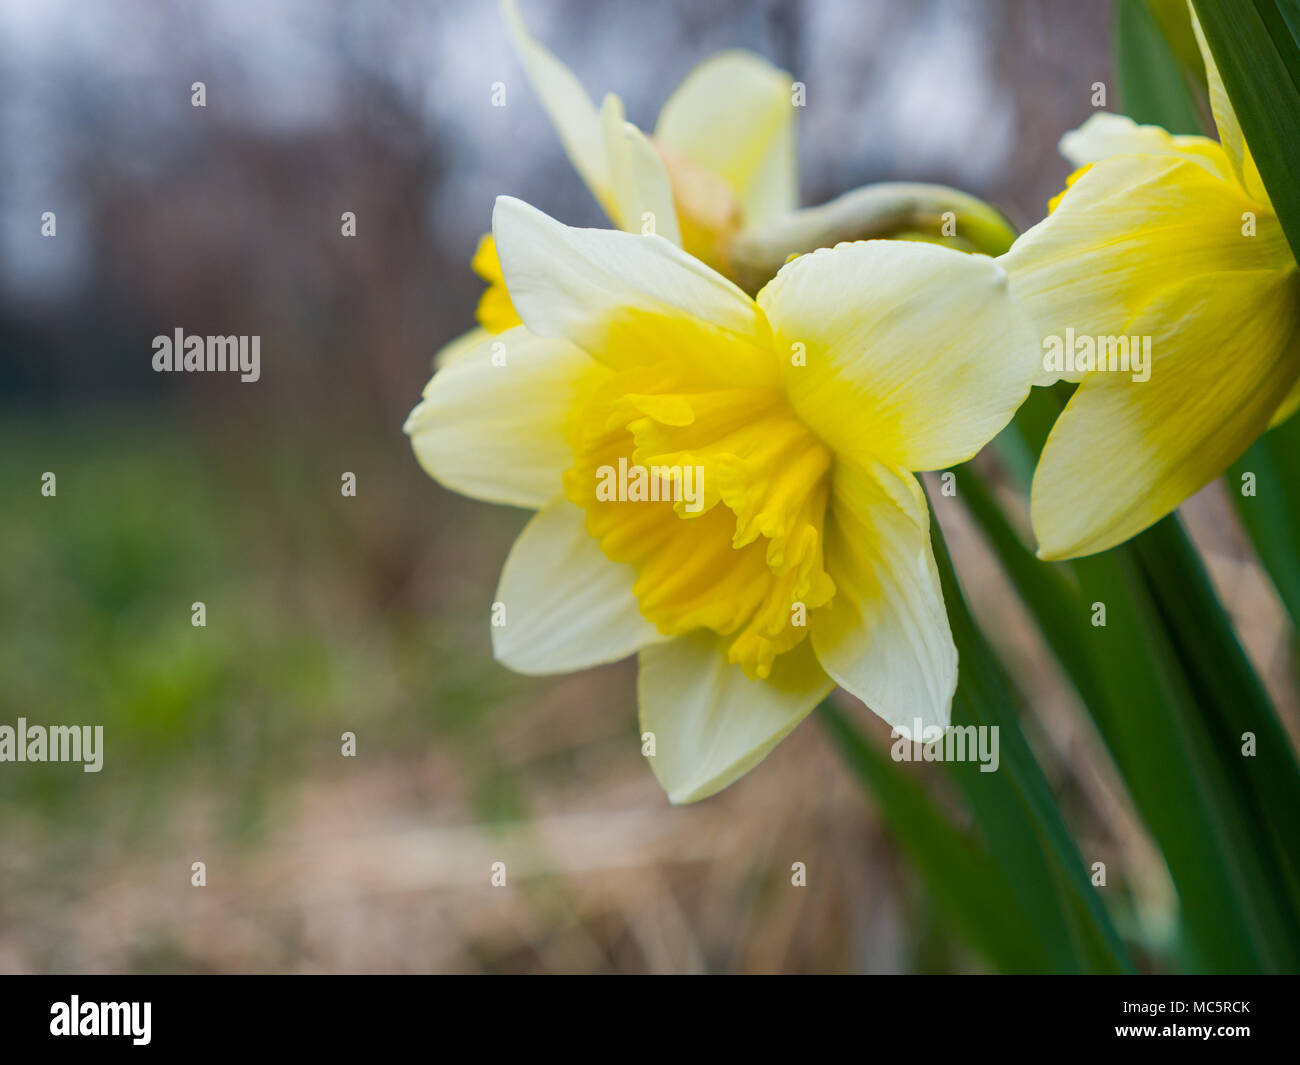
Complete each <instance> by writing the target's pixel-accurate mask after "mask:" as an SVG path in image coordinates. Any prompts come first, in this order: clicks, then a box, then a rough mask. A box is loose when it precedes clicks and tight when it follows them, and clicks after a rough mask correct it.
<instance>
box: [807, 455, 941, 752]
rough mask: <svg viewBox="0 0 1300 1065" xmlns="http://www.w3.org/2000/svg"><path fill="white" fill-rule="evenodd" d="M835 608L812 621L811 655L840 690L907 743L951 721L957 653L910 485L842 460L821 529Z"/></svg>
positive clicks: (904, 476) (898, 476)
mask: <svg viewBox="0 0 1300 1065" xmlns="http://www.w3.org/2000/svg"><path fill="white" fill-rule="evenodd" d="M826 572H827V573H829V574H830V575H831V578H832V579H833V580H834V581H835V587H836V592H835V598H834V599H833V600H832V601H831V603H830V605H829V606H827V607H825V608H823V609H821V610H819V611H816V612H815V613H814V614H813V616H812V618H811V619H810V622H811V625H812V642H813V648H814V649H815V650H816V652H817V658H818V660H819V661H820V662H821V664H822V667H823V668H824V669H825V670H826V672H827V673H829V674H830V675H831V677H832V678H833V679H834V680H835V682H836V683H837V684H839V685H840V687H842V688H844V689H846V690H847V691H849V692H852V693H853V694H854V695H856V696H857V697H858V698H859V699H861V700H862V701H863V702H864V703H866V704H867V706H869V707H870V708H871V709H872V710H873V711H874V712H875V713H877V714H878V715H880V717H882V718H884V719H885V720H886V721H888V722H889V724H891V725H893V726H894V727H895V728H896V729H898V730H899V731H900V732H902V733H904V734H905V735H908V736H915V735H916V734H917V723H918V722H919V725H920V731H921V734H922V735H924V734H925V733H926V732H927V731H928V730H930V729H931V728H934V727H938V728H946V727H947V726H948V723H949V721H950V720H951V713H952V697H953V693H954V692H955V691H956V689H957V648H956V647H955V646H954V644H953V641H952V630H951V629H950V628H949V626H948V614H947V612H946V611H945V609H944V604H943V592H942V590H941V589H940V586H939V573H938V570H937V569H936V567H935V562H934V553H933V551H932V549H931V546H930V521H929V511H928V509H927V508H926V504H925V496H924V494H923V493H922V492H921V488H920V486H919V485H918V484H917V483H916V479H915V478H913V477H912V476H911V475H910V474H909V473H906V472H905V471H891V470H887V469H886V468H885V467H883V466H880V465H878V464H877V465H876V466H875V467H874V468H872V469H870V470H868V469H865V468H863V467H862V466H859V465H857V464H856V463H852V462H846V461H843V460H841V461H840V462H839V463H838V465H837V466H836V468H835V473H834V479H833V482H832V488H831V507H830V513H829V515H828V520H827V523H826Z"/></svg>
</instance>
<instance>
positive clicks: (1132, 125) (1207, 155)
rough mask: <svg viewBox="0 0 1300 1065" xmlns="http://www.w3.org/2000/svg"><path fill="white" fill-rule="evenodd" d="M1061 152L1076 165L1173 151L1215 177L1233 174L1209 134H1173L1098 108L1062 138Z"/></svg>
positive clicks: (1226, 157) (1228, 177)
mask: <svg viewBox="0 0 1300 1065" xmlns="http://www.w3.org/2000/svg"><path fill="white" fill-rule="evenodd" d="M1060 147H1061V154H1062V155H1063V156H1065V158H1066V159H1068V160H1069V161H1070V163H1071V164H1072V165H1074V166H1076V167H1079V166H1087V165H1089V164H1090V163H1098V162H1101V160H1103V159H1109V158H1111V157H1112V156H1115V155H1176V156H1179V157H1181V158H1184V159H1190V160H1191V161H1192V162H1194V163H1198V164H1199V165H1201V166H1203V167H1205V169H1206V170H1208V171H1209V172H1210V173H1211V174H1213V175H1214V176H1215V177H1217V178H1221V179H1223V180H1228V179H1230V178H1231V177H1232V161H1231V160H1230V159H1229V158H1228V156H1227V154H1226V153H1225V152H1224V150H1223V149H1222V148H1221V147H1220V146H1219V145H1218V144H1216V143H1215V142H1214V141H1212V140H1210V138H1209V137H1191V136H1177V137H1175V136H1172V135H1170V134H1169V133H1167V132H1166V131H1165V130H1163V129H1161V128H1160V127H1159V126H1139V125H1138V124H1137V123H1136V122H1134V121H1133V120H1132V119H1131V118H1128V117H1127V116H1125V115H1112V114H1109V113H1108V112H1106V111H1098V112H1097V113H1096V114H1094V115H1093V116H1092V117H1091V118H1089V119H1088V121H1086V122H1085V123H1084V124H1083V125H1082V126H1080V127H1079V128H1078V129H1075V130H1071V131H1070V132H1069V133H1067V134H1065V136H1063V137H1062V138H1061V145H1060Z"/></svg>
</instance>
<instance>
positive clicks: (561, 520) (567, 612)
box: [492, 499, 664, 674]
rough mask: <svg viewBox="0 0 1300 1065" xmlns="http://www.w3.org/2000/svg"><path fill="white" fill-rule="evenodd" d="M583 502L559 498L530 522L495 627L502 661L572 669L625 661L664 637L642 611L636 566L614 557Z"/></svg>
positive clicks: (526, 668) (507, 576)
mask: <svg viewBox="0 0 1300 1065" xmlns="http://www.w3.org/2000/svg"><path fill="white" fill-rule="evenodd" d="M585 520H586V516H585V515H584V514H583V512H582V510H581V508H579V507H576V506H574V505H573V504H572V503H570V502H569V501H568V500H566V499H558V500H556V501H554V502H553V503H551V504H549V505H548V506H546V507H544V508H543V509H542V510H539V511H538V512H537V513H536V514H535V515H533V519H532V520H531V521H530V522H529V523H528V524H527V525H526V526H525V527H524V531H523V532H522V533H520V535H519V539H518V540H516V541H515V546H514V547H513V548H511V550H510V556H509V557H508V558H507V559H506V565H505V569H504V570H503V571H502V573H501V584H500V586H499V587H498V588H497V602H499V603H501V604H503V605H504V606H505V620H506V623H505V624H504V625H501V626H493V628H492V649H493V653H494V654H495V655H496V658H497V660H498V661H499V662H502V663H503V664H505V665H507V666H509V667H510V668H511V669H513V670H515V671H516V672H519V673H534V674H539V673H570V672H572V671H574V670H579V669H588V668H589V667H591V666H598V665H601V664H603V663H605V662H617V661H618V660H619V659H620V658H626V657H627V656H628V655H630V654H633V653H635V652H636V651H638V650H639V649H641V648H642V647H645V646H648V645H649V644H653V643H658V642H660V641H662V640H663V639H664V637H662V636H660V635H659V632H658V631H657V630H656V629H655V627H654V626H653V625H651V624H650V622H648V621H646V620H645V618H643V617H642V616H641V611H640V610H639V609H638V608H637V603H636V597H635V596H634V595H633V594H632V582H633V581H634V580H635V579H636V572H635V570H634V569H633V568H632V567H631V566H628V565H624V564H623V563H619V562H611V561H610V560H609V559H608V558H606V557H605V556H604V555H603V554H601V551H600V547H599V545H597V543H596V541H595V540H593V539H592V538H591V537H590V536H589V535H588V534H587V530H586V527H585Z"/></svg>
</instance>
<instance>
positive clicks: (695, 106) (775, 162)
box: [655, 50, 799, 226]
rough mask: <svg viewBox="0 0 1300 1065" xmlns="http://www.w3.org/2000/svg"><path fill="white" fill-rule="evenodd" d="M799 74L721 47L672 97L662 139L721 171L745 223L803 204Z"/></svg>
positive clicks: (663, 116)
mask: <svg viewBox="0 0 1300 1065" xmlns="http://www.w3.org/2000/svg"><path fill="white" fill-rule="evenodd" d="M791 93H792V79H791V77H790V75H789V74H787V73H786V72H785V71H783V70H778V69H777V68H776V67H774V66H772V64H770V63H768V62H767V61H766V60H764V59H761V58H759V57H758V56H756V55H753V54H752V53H750V52H743V51H737V50H733V51H727V52H720V53H719V54H718V55H715V56H713V57H711V58H709V59H707V60H705V61H704V62H703V63H701V64H700V65H699V66H697V67H696V68H695V69H694V70H693V71H691V73H690V74H688V75H687V76H686V78H685V79H684V80H683V81H682V83H681V85H679V86H678V87H677V89H676V91H675V92H673V94H672V95H671V96H670V97H669V98H668V100H667V102H666V103H665V104H664V106H663V110H662V111H661V112H660V114H659V121H658V123H656V125H655V139H656V140H658V141H662V142H663V143H664V144H666V145H667V146H668V147H669V148H670V149H672V150H673V151H675V152H679V153H680V154H681V155H683V156H684V157H685V158H686V159H688V160H689V161H690V162H691V163H693V164H694V165H696V166H698V167H700V168H702V169H704V170H708V171H711V172H712V173H715V174H717V175H719V176H720V177H721V178H722V179H723V180H724V181H725V182H726V183H727V184H728V186H730V188H731V190H732V192H733V194H734V195H735V197H736V200H737V202H738V203H739V204H740V206H741V209H742V214H743V218H744V222H745V225H747V226H755V225H761V224H762V223H763V222H765V221H767V220H768V219H770V218H772V217H773V216H775V215H777V214H780V213H782V212H784V211H792V210H794V209H795V208H796V207H798V206H799V184H798V182H799V175H798V160H797V158H796V156H795V113H796V108H795V106H794V101H793V98H792V95H791Z"/></svg>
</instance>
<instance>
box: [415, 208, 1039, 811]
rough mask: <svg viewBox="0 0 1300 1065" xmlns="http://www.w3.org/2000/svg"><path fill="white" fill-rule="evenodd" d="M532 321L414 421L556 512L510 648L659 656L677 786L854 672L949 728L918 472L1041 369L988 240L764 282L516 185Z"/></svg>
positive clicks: (643, 703) (507, 253) (885, 697)
mask: <svg viewBox="0 0 1300 1065" xmlns="http://www.w3.org/2000/svg"><path fill="white" fill-rule="evenodd" d="M493 232H494V235H495V238H496V246H497V249H498V253H499V256H500V263H501V269H502V274H503V277H504V280H505V285H506V287H507V289H508V290H509V295H510V297H511V299H512V301H513V303H514V306H515V307H516V309H517V310H518V313H519V315H520V317H521V318H522V320H523V322H524V326H523V327H520V328H516V329H514V330H511V331H509V332H506V333H503V334H501V335H500V336H499V337H498V338H497V340H498V341H499V343H500V345H501V347H500V351H499V355H501V356H502V357H500V358H493V357H492V356H491V354H490V352H489V351H488V350H486V349H478V350H476V351H474V352H471V353H469V354H467V355H466V356H464V357H462V358H459V359H457V360H456V361H454V362H452V363H451V364H449V365H447V366H445V367H444V368H443V369H442V370H440V371H439V372H438V373H436V374H435V376H434V377H433V379H432V381H430V383H429V386H428V388H427V389H426V390H425V395H424V400H423V402H421V403H420V405H419V406H418V407H416V409H415V410H414V411H413V412H412V414H411V416H410V419H409V420H408V422H407V426H406V429H407V432H408V433H409V434H410V437H411V442H412V445H413V447H414V449H415V453H416V456H417V457H418V459H419V461H420V462H421V464H422V465H423V466H424V468H425V469H426V470H427V471H428V472H429V473H430V474H432V476H433V477H434V478H436V479H437V480H438V481H440V482H441V483H442V484H444V485H445V486H446V487H448V488H451V489H453V490H456V491H459V492H463V493H465V494H468V495H473V496H477V497H479V498H482V499H486V500H490V501H494V502H500V503H511V504H515V505H519V506H525V507H531V508H537V511H538V512H537V514H536V515H535V516H534V517H533V519H532V520H531V521H530V522H529V523H528V525H527V527H526V528H525V529H524V531H523V533H522V534H521V535H520V537H519V540H518V541H517V542H516V543H515V546H514V548H513V550H512V551H511V553H510V556H509V558H508V559H507V561H506V564H505V569H504V572H503V573H502V576H501V583H500V587H499V589H498V591H497V597H496V598H497V600H498V602H499V603H500V604H501V605H502V606H503V607H504V620H505V624H504V625H500V626H496V627H493V628H492V637H493V647H494V651H495V654H496V657H497V658H498V659H499V660H500V661H501V662H503V663H505V664H506V665H507V666H510V667H511V668H513V669H515V670H518V671H520V672H523V673H532V674H538V673H557V672H567V671H571V670H577V669H583V668H586V667H589V666H594V665H597V664H600V663H604V662H611V661H615V660H617V659H621V658H624V657H626V656H628V655H631V654H637V655H638V656H639V663H640V668H639V675H638V683H637V687H638V701H639V705H640V716H641V728H642V730H643V731H644V732H651V733H654V735H655V753H654V756H653V757H652V758H651V759H650V761H651V764H652V766H653V768H654V771H655V773H656V775H657V776H658V778H659V780H660V782H661V783H662V785H663V787H664V788H665V790H666V791H667V792H668V795H669V797H670V799H671V800H672V801H674V802H690V801H693V800H696V799H700V798H703V797H704V796H707V795H710V794H712V793H713V792H716V791H718V790H719V789H720V788H723V787H725V786H726V785H727V784H729V783H730V782H731V781H733V780H735V779H736V778H737V777H738V776H740V775H741V774H742V773H744V772H746V771H747V770H748V769H750V768H751V767H752V766H754V765H755V764H756V763H757V762H758V761H760V760H761V759H762V758H763V757H764V756H765V755H766V754H767V752H768V751H770V750H771V749H772V748H773V747H774V746H775V745H776V744H777V743H778V742H779V741H780V740H781V739H782V738H783V737H784V736H786V735H787V734H788V733H789V732H790V731H791V730H792V729H793V728H794V727H795V726H796V725H797V724H798V723H799V721H800V720H802V719H803V718H804V717H805V716H806V715H807V714H808V712H809V711H810V710H811V709H812V708H813V707H814V706H815V705H816V704H817V703H818V702H819V701H820V700H821V699H822V698H823V697H824V696H825V695H826V694H827V693H828V692H829V691H830V690H831V689H832V688H833V687H834V686H835V685H836V684H839V685H841V686H843V687H844V688H845V689H847V690H848V691H849V692H851V693H853V694H854V695H856V696H858V697H859V698H861V699H862V700H863V701H864V702H865V703H866V704H867V705H868V706H869V707H870V708H871V709H872V710H874V711H875V712H876V713H877V714H879V715H880V716H881V717H883V718H884V719H885V720H886V721H888V722H890V723H891V724H893V725H895V726H898V727H899V728H900V729H902V730H903V731H905V732H907V733H908V734H910V733H911V732H912V730H913V727H914V723H915V722H916V721H917V720H919V721H920V722H921V724H922V727H923V728H927V729H928V728H930V727H933V726H941V727H942V726H946V725H947V724H948V722H949V712H950V706H951V702H952V697H953V692H954V689H955V686H956V679H957V653H956V650H955V648H954V646H953V641H952V636H951V633H950V630H949V627H948V619H947V615H946V613H945V610H944V604H943V598H942V593H941V591H940V587H939V580H938V576H937V573H936V569H935V562H934V557H933V555H932V553H931V547H930V532H929V511H928V509H927V506H926V501H925V496H924V494H923V492H922V490H921V488H920V485H919V484H918V482H917V480H916V478H915V477H914V476H913V473H912V471H915V470H933V469H940V468H943V467H946V466H949V465H952V464H954V463H958V462H961V461H964V460H966V459H968V458H970V457H971V456H972V455H974V454H975V452H977V451H978V450H979V449H980V448H981V447H982V446H983V445H984V443H985V442H986V441H988V440H989V439H990V438H991V437H992V436H993V435H994V434H995V433H997V432H998V430H999V429H1001V428H1002V427H1003V426H1004V425H1005V424H1006V423H1007V422H1008V421H1009V419H1010V418H1011V415H1012V413H1013V412H1014V411H1015V409H1016V408H1017V406H1018V405H1019V404H1020V403H1021V402H1022V401H1023V399H1024V398H1025V395H1026V394H1027V392H1028V390H1029V386H1030V379H1031V376H1032V373H1033V360H1034V356H1035V353H1036V343H1035V338H1034V337H1033V335H1032V331H1031V330H1030V329H1029V327H1028V324H1027V322H1025V321H1023V320H1022V319H1021V317H1020V312H1019V311H1018V310H1017V308H1016V307H1015V306H1014V304H1013V301H1012V300H1011V299H1010V297H1009V294H1008V286H1007V283H1006V278H1005V275H1004V273H1003V271H1002V269H1001V268H1000V267H999V266H998V265H997V264H996V263H995V262H994V261H993V260H991V259H989V258H987V257H985V256H979V255H965V254H961V253H959V252H955V251H951V250H949V249H945V248H941V247H937V246H932V245H927V244H915V243H905V242H891V241H869V242H860V243H854V244H841V245H838V246H837V247H835V248H833V249H827V250H822V251H817V252H814V253H812V254H809V255H805V256H801V257H800V258H798V259H795V260H794V261H793V262H791V263H790V264H788V265H787V266H786V267H785V268H783V269H782V270H781V272H780V273H779V274H778V275H777V277H776V278H775V279H774V280H772V281H771V282H770V283H769V284H768V285H767V286H766V287H765V288H764V289H763V290H762V291H761V292H760V293H759V295H758V297H757V300H754V299H751V298H750V297H748V296H747V295H746V294H745V293H744V292H742V291H741V290H740V289H739V288H737V287H736V286H735V285H733V284H732V283H731V282H729V281H728V280H726V279H725V278H723V277H722V276H721V275H719V274H718V273H716V272H714V271H713V270H711V269H710V268H709V267H707V266H706V265H704V264H702V263H701V262H699V261H698V260H697V259H695V258H694V257H692V256H690V255H688V254H686V253H685V252H683V251H682V250H681V249H680V248H678V247H677V246H675V245H674V244H672V243H671V242H669V241H667V240H665V239H663V238H662V237H659V236H640V235H633V234H628V233H622V232H614V231H602V230H586V229H572V228H569V227H567V226H564V225H561V224H560V223H558V222H556V221H554V220H553V219H551V218H549V217H547V216H546V215H544V214H542V213H541V212H539V211H537V210H535V209H534V208H532V207H529V206H527V205H526V204H524V203H521V202H520V201H518V200H513V199H509V198H502V199H500V200H498V201H497V206H496V210H495V213H494V218H493Z"/></svg>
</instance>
